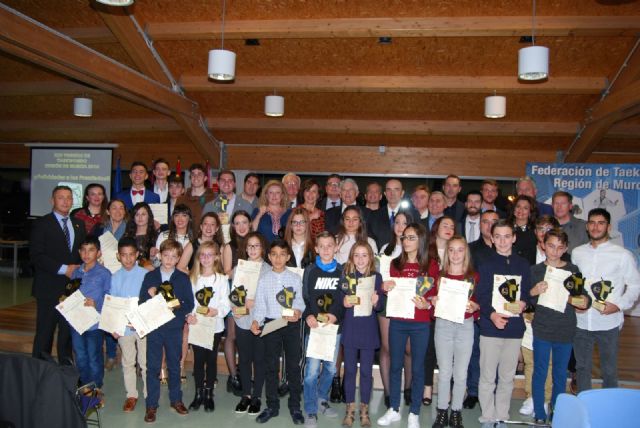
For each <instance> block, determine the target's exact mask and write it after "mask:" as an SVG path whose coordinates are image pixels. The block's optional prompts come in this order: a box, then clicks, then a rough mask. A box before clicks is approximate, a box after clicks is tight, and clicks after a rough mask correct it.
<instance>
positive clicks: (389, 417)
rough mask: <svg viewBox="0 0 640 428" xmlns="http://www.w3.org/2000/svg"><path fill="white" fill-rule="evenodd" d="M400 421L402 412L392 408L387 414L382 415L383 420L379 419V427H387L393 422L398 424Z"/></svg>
mask: <svg viewBox="0 0 640 428" xmlns="http://www.w3.org/2000/svg"><path fill="white" fill-rule="evenodd" d="M399 420H400V412H397V411H395V410H393V409H392V408H390V409H388V410H387V412H386V413H385V414H384V415H382V417H381V418H379V419H378V425H380V426H383V427H386V426H387V425H390V424H391V423H392V422H398V421H399Z"/></svg>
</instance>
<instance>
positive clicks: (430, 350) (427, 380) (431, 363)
mask: <svg viewBox="0 0 640 428" xmlns="http://www.w3.org/2000/svg"><path fill="white" fill-rule="evenodd" d="M435 331H436V320H432V321H431V330H430V331H429V345H427V355H426V356H425V357H424V386H433V371H434V370H435V368H436V364H437V363H438V360H437V359H436V344H435V340H434V334H435Z"/></svg>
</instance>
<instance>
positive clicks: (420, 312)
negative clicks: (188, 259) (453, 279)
mask: <svg viewBox="0 0 640 428" xmlns="http://www.w3.org/2000/svg"><path fill="white" fill-rule="evenodd" d="M389 273H390V274H391V276H392V277H396V278H417V277H419V276H421V275H424V273H422V272H420V265H419V264H418V263H406V264H405V265H404V269H402V271H398V270H397V269H396V268H394V267H393V263H392V264H391V269H390V272H389ZM436 294H437V291H436V287H433V288H431V290H429V291H427V292H426V293H425V294H424V295H423V296H422V297H424V298H427V299H428V298H429V297H433V296H435V295H436ZM432 311H433V308H431V309H418V308H415V309H414V313H413V319H409V318H396V317H392V318H391V319H395V320H398V321H407V322H430V321H431V312H432Z"/></svg>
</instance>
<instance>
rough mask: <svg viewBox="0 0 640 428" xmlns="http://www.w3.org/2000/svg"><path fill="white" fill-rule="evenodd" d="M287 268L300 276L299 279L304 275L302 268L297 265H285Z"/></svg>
mask: <svg viewBox="0 0 640 428" xmlns="http://www.w3.org/2000/svg"><path fill="white" fill-rule="evenodd" d="M287 270H290V271H291V272H293V273H295V274H296V275H298V276H299V277H300V281H302V276H303V275H304V269H302V268H299V267H291V266H287Z"/></svg>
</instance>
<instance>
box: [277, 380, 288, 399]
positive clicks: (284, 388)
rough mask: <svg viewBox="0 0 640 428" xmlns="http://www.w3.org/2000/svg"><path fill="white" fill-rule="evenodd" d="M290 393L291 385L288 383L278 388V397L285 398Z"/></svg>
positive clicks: (283, 383)
mask: <svg viewBox="0 0 640 428" xmlns="http://www.w3.org/2000/svg"><path fill="white" fill-rule="evenodd" d="M288 393H289V384H288V383H287V382H282V383H281V384H280V386H279V387H278V396H280V397H284V396H285V395H287V394H288Z"/></svg>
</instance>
